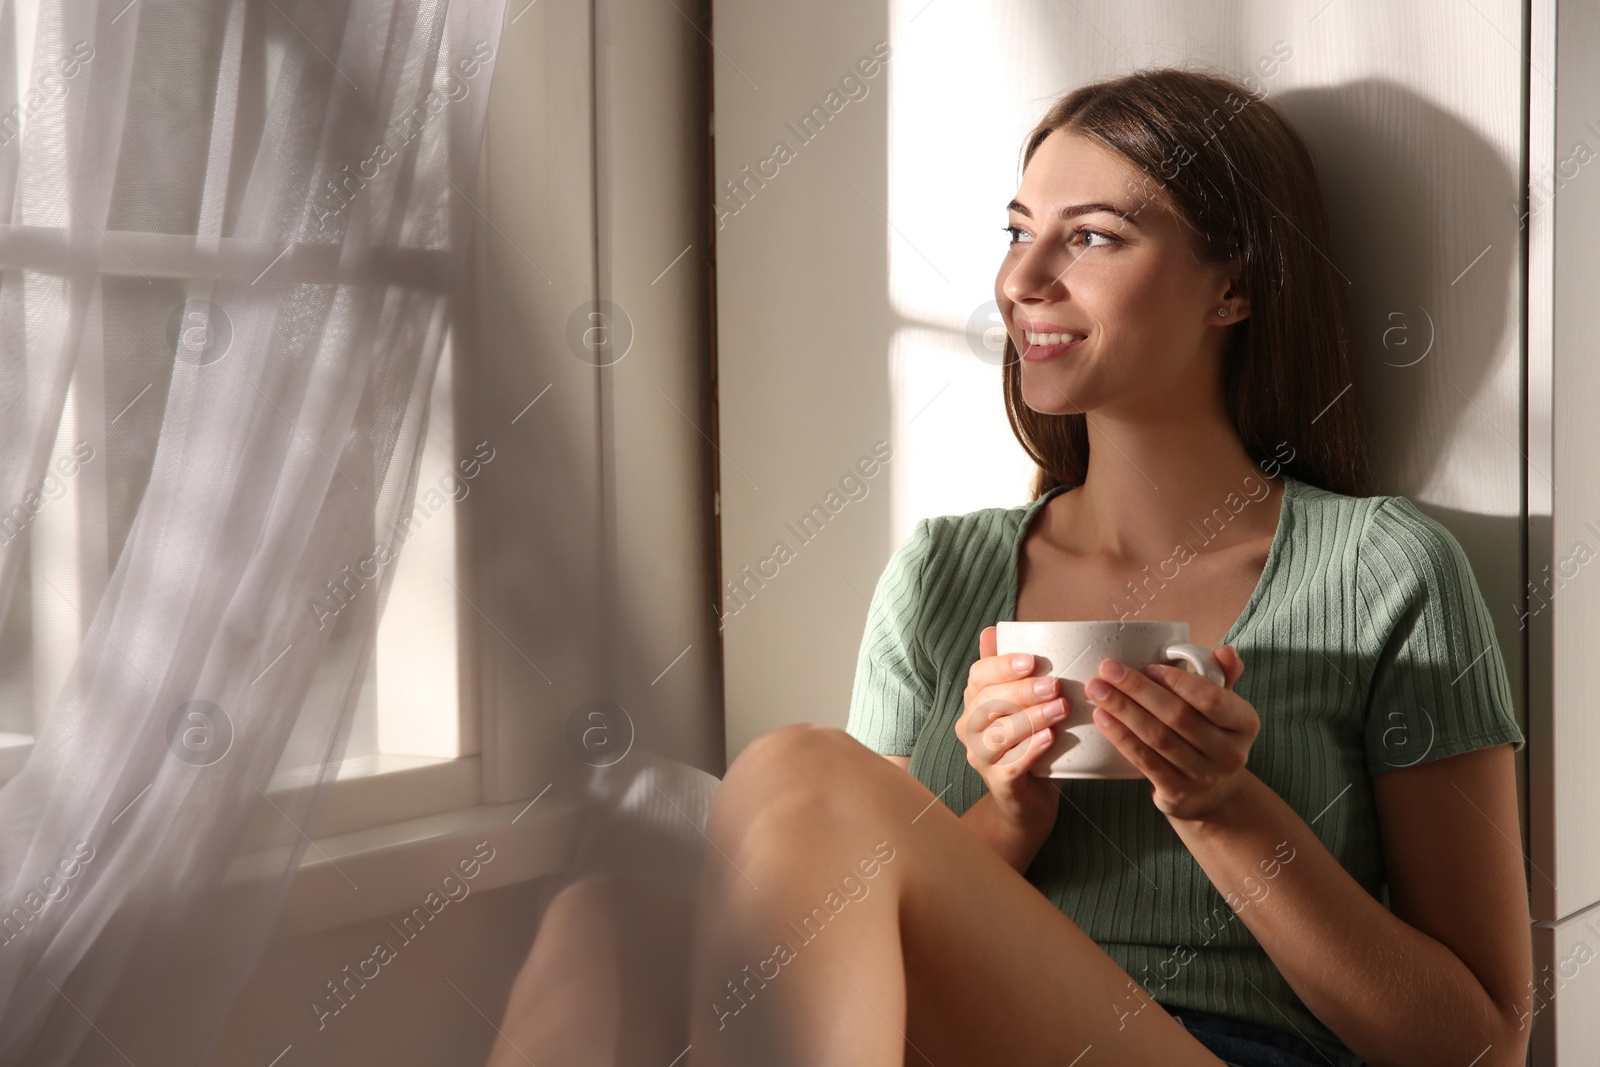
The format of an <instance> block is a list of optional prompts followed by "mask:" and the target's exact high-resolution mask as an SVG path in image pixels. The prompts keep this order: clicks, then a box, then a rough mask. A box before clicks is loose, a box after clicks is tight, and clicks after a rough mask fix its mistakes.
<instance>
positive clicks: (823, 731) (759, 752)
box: [717, 722, 881, 796]
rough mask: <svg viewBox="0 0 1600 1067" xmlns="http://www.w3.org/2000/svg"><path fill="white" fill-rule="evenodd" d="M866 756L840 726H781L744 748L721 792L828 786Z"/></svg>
mask: <svg viewBox="0 0 1600 1067" xmlns="http://www.w3.org/2000/svg"><path fill="white" fill-rule="evenodd" d="M862 755H867V756H871V755H872V752H871V751H870V750H869V749H868V748H867V747H866V746H865V745H863V744H861V742H859V741H857V740H856V739H855V738H853V737H851V736H850V735H849V734H848V733H846V732H845V731H844V730H842V729H840V728H839V727H837V726H826V725H823V724H822V723H814V722H802V723H794V724H792V725H789V726H780V727H779V728H777V729H776V730H769V731H768V732H766V733H764V734H762V735H761V736H759V737H757V738H756V739H755V740H753V741H751V742H750V743H749V744H747V745H746V746H745V747H744V750H743V751H742V752H740V753H739V755H738V756H737V757H736V758H735V759H734V761H733V763H732V764H731V765H729V767H728V773H727V774H726V775H724V776H723V780H722V781H723V784H722V787H721V788H719V789H718V791H717V792H718V795H719V796H720V795H721V793H722V792H723V791H724V790H726V788H727V786H728V785H729V784H730V783H732V784H734V785H735V786H736V787H743V786H746V785H750V784H754V785H756V786H757V787H758V788H762V789H763V790H764V791H768V792H770V791H772V790H774V789H780V788H786V787H787V788H812V787H821V786H827V785H829V784H830V775H831V773H832V772H834V771H836V770H837V768H838V767H840V766H841V765H842V764H844V763H846V762H848V761H851V760H858V759H859V758H860V757H861V756H862ZM880 758H881V757H880ZM831 784H837V782H831Z"/></svg>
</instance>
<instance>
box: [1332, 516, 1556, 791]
mask: <svg viewBox="0 0 1600 1067" xmlns="http://www.w3.org/2000/svg"><path fill="white" fill-rule="evenodd" d="M1358 561H1359V562H1358V574H1359V578H1358V587H1359V590H1360V594H1361V596H1360V604H1359V610H1360V611H1361V612H1362V614H1363V615H1364V616H1365V619H1364V623H1365V627H1366V633H1367V636H1368V640H1369V641H1370V642H1371V645H1370V647H1372V648H1375V649H1376V650H1377V653H1376V659H1375V664H1374V668H1373V673H1372V680H1371V686H1370V688H1369V690H1368V702H1367V709H1366V719H1365V728H1364V729H1365V742H1366V765H1367V773H1368V775H1377V774H1382V773H1384V772H1385V771H1393V770H1400V769H1402V768H1405V767H1412V766H1416V765H1418V764H1422V763H1429V762H1432V761H1433V760H1437V759H1443V758H1444V757H1446V756H1453V755H1457V754H1459V753H1462V752H1470V751H1472V750H1474V749H1479V748H1488V747H1490V746H1493V745H1500V744H1505V743H1507V742H1509V743H1511V744H1512V745H1513V746H1514V748H1517V749H1520V748H1522V747H1523V744H1524V738H1523V735H1522V731H1521V729H1520V728H1519V727H1518V726H1517V719H1516V711H1515V709H1514V706H1513V704H1512V701H1511V685H1510V682H1509V681H1508V680H1507V678H1506V668H1505V661H1504V659H1503V658H1502V656H1501V652H1500V645H1499V643H1498V640H1497V639H1496V637H1495V630H1494V622H1493V620H1492V619H1491V618H1490V615H1489V608H1488V605H1487V604H1485V603H1484V600H1483V594H1482V592H1481V591H1480V590H1479V588H1478V582H1477V579H1476V577H1475V576H1474V575H1473V573H1472V566H1471V564H1470V562H1469V561H1468V559H1467V554H1466V552H1465V551H1464V550H1463V549H1462V547H1461V544H1460V542H1458V541H1457V540H1456V538H1455V536H1454V535H1453V534H1451V533H1450V531H1449V530H1448V529H1447V528H1446V527H1445V526H1444V525H1443V524H1442V523H1440V522H1438V521H1437V520H1436V519H1433V518H1432V517H1430V516H1428V515H1426V514H1424V513H1423V512H1422V511H1421V510H1420V509H1418V508H1417V506H1416V505H1415V504H1413V503H1412V502H1411V501H1410V500H1408V499H1407V498H1405V497H1403V496H1389V497H1384V498H1382V500H1381V502H1380V504H1379V505H1378V507H1376V508H1375V509H1373V511H1372V512H1371V513H1370V516H1369V518H1368V521H1367V526H1366V529H1365V530H1364V531H1363V534H1362V539H1361V546H1360V552H1359V556H1358Z"/></svg>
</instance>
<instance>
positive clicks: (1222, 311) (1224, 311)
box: [1217, 308, 1228, 315]
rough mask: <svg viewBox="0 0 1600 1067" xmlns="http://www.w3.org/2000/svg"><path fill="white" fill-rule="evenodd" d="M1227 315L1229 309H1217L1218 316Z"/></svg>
mask: <svg viewBox="0 0 1600 1067" xmlns="http://www.w3.org/2000/svg"><path fill="white" fill-rule="evenodd" d="M1227 313H1228V309H1227V308H1218V309H1217V314H1218V315H1227Z"/></svg>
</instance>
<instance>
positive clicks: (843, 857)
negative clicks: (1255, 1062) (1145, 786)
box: [688, 725, 1222, 1067]
mask: <svg viewBox="0 0 1600 1067" xmlns="http://www.w3.org/2000/svg"><path fill="white" fill-rule="evenodd" d="M934 800H935V796H934V794H933V793H931V792H930V791H929V790H928V789H926V788H925V787H924V786H923V785H922V784H921V783H920V782H918V781H917V780H916V779H914V778H912V777H911V776H910V775H909V774H907V773H905V772H904V771H902V770H900V769H898V768H896V767H894V766H892V765H891V764H890V763H889V762H888V761H887V760H885V759H883V758H882V757H881V756H878V755H877V754H875V753H873V752H871V751H870V750H868V749H867V748H866V747H865V746H863V745H862V744H860V743H859V742H858V741H856V740H855V739H854V738H852V737H850V736H849V735H848V734H846V733H845V732H844V731H843V730H839V729H837V728H833V727H824V726H815V725H801V726H791V727H785V728H783V729H781V730H775V731H773V732H771V733H769V734H766V735H763V736H762V737H760V738H757V739H756V740H755V741H754V742H752V743H751V744H750V745H749V746H748V747H747V748H746V749H745V751H744V752H743V753H741V754H740V756H739V758H738V759H737V760H735V761H734V764H733V766H732V767H730V768H729V770H728V774H727V776H726V777H725V778H724V780H723V784H722V786H721V787H720V788H719V790H718V792H717V796H716V799H715V800H714V801H713V803H712V806H711V815H710V820H709V824H708V826H707V836H708V838H709V840H710V841H711V843H712V844H713V845H714V846H715V848H714V850H713V851H710V852H708V853H707V855H706V861H705V866H704V867H703V868H702V877H701V883H700V894H699V898H698V900H697V901H696V911H695V935H694V936H695V942H694V955H693V963H692V972H693V979H692V993H691V997H690V1006H689V1021H690V1022H689V1025H690V1034H689V1038H690V1041H691V1042H692V1051H691V1053H690V1057H689V1059H688V1062H689V1063H692V1064H693V1065H694V1067H721V1065H724V1064H728V1065H744V1064H750V1063H761V1064H770V1065H773V1067H779V1065H783V1067H789V1065H793V1067H811V1065H820V1064H836V1063H851V1064H899V1063H902V1062H905V1063H907V1064H922V1063H924V1062H928V1063H935V1064H939V1065H940V1067H950V1065H955V1064H963V1065H965V1064H972V1065H983V1064H990V1063H994V1064H1007V1065H1016V1064H1043V1063H1050V1064H1063V1065H1065V1064H1074V1065H1076V1067H1091V1065H1094V1064H1118V1065H1120V1064H1126V1063H1141V1064H1142V1063H1160V1064H1172V1065H1176V1067H1191V1065H1192V1067H1201V1065H1205V1067H1217V1065H1219V1064H1221V1062H1222V1061H1221V1060H1219V1059H1218V1058H1217V1057H1216V1056H1214V1055H1213V1054H1212V1053H1211V1052H1209V1051H1208V1050H1207V1049H1206V1048H1205V1047H1204V1046H1203V1045H1201V1044H1200V1043H1199V1042H1198V1041H1197V1040H1195V1039H1194V1037H1192V1036H1191V1035H1190V1034H1189V1033H1188V1031H1187V1030H1185V1029H1184V1028H1183V1026H1182V1024H1180V1023H1178V1022H1177V1021H1176V1020H1175V1019H1173V1018H1172V1017H1171V1015H1169V1014H1167V1013H1166V1012H1165V1011H1164V1010H1163V1009H1162V1008H1160V1007H1159V1006H1158V1005H1156V1004H1155V1003H1154V1002H1153V1001H1151V1000H1149V997H1148V994H1147V993H1145V991H1144V989H1143V987H1141V986H1138V985H1137V983H1135V982H1134V981H1133V979H1132V978H1131V977H1129V975H1128V973H1127V972H1126V971H1124V970H1123V969H1122V968H1120V967H1119V966H1117V964H1116V963H1115V962H1114V961H1113V960H1112V959H1111V958H1110V957H1109V956H1107V955H1106V954H1105V953H1104V952H1103V951H1101V949H1100V947H1099V946H1098V945H1096V944H1095V943H1094V942H1093V941H1092V940H1091V939H1090V938H1089V936H1088V935H1087V934H1085V933H1084V932H1083V931H1082V930H1080V929H1079V928H1078V927H1077V926H1076V925H1075V924H1074V923H1073V922H1072V921H1071V920H1070V919H1068V918H1067V917H1066V916H1065V915H1063V914H1062V913H1061V911H1060V910H1059V909H1057V908H1056V907H1055V906H1054V905H1053V904H1051V903H1050V902H1049V901H1048V900H1047V899H1046V898H1045V897H1044V896H1042V895H1041V894H1040V893H1039V892H1038V891H1037V890H1035V889H1034V888H1033V887H1032V886H1031V885H1030V884H1029V883H1028V882H1027V881H1026V880H1025V879H1024V878H1023V877H1022V876H1021V875H1019V874H1018V873H1017V872H1016V871H1015V870H1013V869H1012V868H1011V867H1010V866H1009V865H1007V864H1006V863H1005V862H1004V861H1002V860H1001V859H1000V858H999V857H998V856H997V855H995V854H994V853H993V852H992V851H991V850H990V849H989V848H988V847H987V846H986V845H984V844H983V843H982V842H981V841H980V840H979V839H978V838H977V837H976V836H974V835H973V834H972V833H971V832H970V831H968V830H967V829H966V828H965V827H964V826H962V825H961V823H960V820H958V819H957V818H956V816H955V815H954V814H953V813H951V811H950V810H949V809H948V808H946V807H945V806H944V805H943V804H937V803H933V801H934ZM875 849H876V850H877V851H876V852H875ZM885 856H887V857H889V858H887V859H884V858H883V857H885ZM864 859H865V860H867V861H869V862H867V863H865V864H863V862H862V861H863V860H864ZM873 859H877V860H878V862H877V864H876V866H874V865H873V864H872V863H871V862H870V861H871V860H873ZM869 871H870V872H871V873H870V877H869V875H868V872H869ZM830 893H831V894H832V895H831V896H830ZM808 916H809V917H810V922H809V923H806V922H805V919H806V917H808ZM1141 1006H1142V1010H1136V1009H1140V1008H1141ZM908 1008H909V1010H908Z"/></svg>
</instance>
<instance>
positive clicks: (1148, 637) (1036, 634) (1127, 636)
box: [995, 619, 1226, 778]
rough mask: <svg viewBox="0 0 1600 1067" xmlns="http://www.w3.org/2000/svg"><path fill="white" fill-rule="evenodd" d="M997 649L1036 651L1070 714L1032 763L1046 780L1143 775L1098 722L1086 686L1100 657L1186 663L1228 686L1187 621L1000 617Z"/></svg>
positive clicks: (1038, 666)
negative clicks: (1005, 619) (1013, 619)
mask: <svg viewBox="0 0 1600 1067" xmlns="http://www.w3.org/2000/svg"><path fill="white" fill-rule="evenodd" d="M995 652H996V653H997V654H999V655H1002V656H1008V655H1010V654H1012V653H1013V652H1029V653H1032V654H1033V657H1034V662H1033V673H1034V675H1035V676H1040V675H1046V674H1053V675H1055V676H1056V677H1057V678H1060V679H1061V686H1060V695H1061V697H1062V699H1064V700H1065V701H1066V702H1067V717H1066V718H1065V719H1062V720H1061V721H1060V722H1058V723H1056V724H1055V743H1054V744H1053V745H1051V746H1050V750H1049V751H1048V752H1046V753H1045V754H1044V755H1042V756H1040V757H1039V758H1038V760H1037V761H1036V762H1035V763H1034V765H1033V767H1032V771H1033V773H1034V774H1036V775H1038V776H1039V777H1041V778H1143V777H1144V772H1142V771H1140V770H1139V768H1137V767H1135V766H1134V765H1133V764H1132V763H1131V762H1129V761H1128V758H1127V757H1126V756H1124V755H1123V754H1122V753H1121V752H1119V751H1117V746H1116V745H1113V744H1112V743H1111V739H1110V738H1108V737H1106V735H1105V734H1104V733H1102V732H1101V730H1100V727H1099V726H1097V725H1096V724H1095V721H1094V715H1093V709H1094V701H1092V700H1090V699H1089V698H1088V696H1086V695H1085V693H1084V691H1083V687H1084V685H1085V684H1087V683H1088V682H1091V681H1093V680H1094V679H1096V678H1098V677H1100V661H1101V660H1103V659H1115V660H1120V661H1122V662H1123V663H1126V664H1127V665H1128V666H1129V668H1131V669H1132V670H1136V671H1142V670H1144V669H1145V668H1146V667H1148V666H1150V664H1152V663H1171V664H1173V665H1175V666H1176V665H1179V664H1182V663H1187V664H1188V665H1189V666H1190V667H1191V668H1192V669H1193V671H1194V673H1196V674H1203V675H1205V676H1206V677H1207V678H1209V679H1210V680H1211V681H1213V682H1215V683H1216V684H1217V685H1224V684H1226V683H1225V678H1224V675H1223V673H1222V668H1221V667H1220V666H1218V664H1217V659H1216V657H1215V656H1213V655H1212V654H1211V650H1210V649H1208V648H1206V647H1204V646H1202V645H1192V644H1190V643H1189V624H1188V623H1186V622H1166V621H1158V620H1153V619H1150V620H1137V621H1130V622H1123V621H1120V620H1117V619H1111V620H1109V621H1103V622H1000V623H996V624H995ZM1107 684H1109V683H1107Z"/></svg>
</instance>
